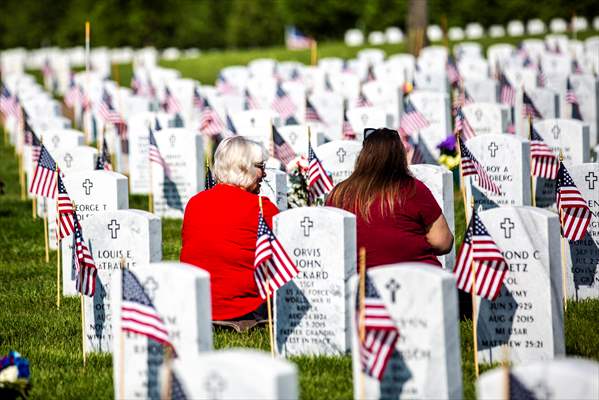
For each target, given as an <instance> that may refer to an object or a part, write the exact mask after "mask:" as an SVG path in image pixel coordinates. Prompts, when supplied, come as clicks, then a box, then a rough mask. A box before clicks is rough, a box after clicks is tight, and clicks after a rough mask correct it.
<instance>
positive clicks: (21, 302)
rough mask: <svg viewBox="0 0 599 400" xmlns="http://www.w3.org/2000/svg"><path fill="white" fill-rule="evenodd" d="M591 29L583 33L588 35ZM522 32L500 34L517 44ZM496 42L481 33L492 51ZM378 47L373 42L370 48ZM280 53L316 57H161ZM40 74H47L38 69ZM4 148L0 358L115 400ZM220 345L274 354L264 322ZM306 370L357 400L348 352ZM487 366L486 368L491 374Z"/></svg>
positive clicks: (221, 62) (233, 60)
mask: <svg viewBox="0 0 599 400" xmlns="http://www.w3.org/2000/svg"><path fill="white" fill-rule="evenodd" d="M590 34H591V33H590V32H586V33H583V34H581V35H579V38H584V37H587V36H590ZM520 39H521V38H517V39H514V38H502V39H500V40H499V41H501V42H511V43H516V42H517V41H519V40H520ZM494 42H497V41H494V40H491V39H483V40H481V43H482V44H483V45H484V46H485V47H486V46H488V45H489V44H491V43H494ZM369 47H370V46H369ZM380 47H381V48H383V49H384V50H385V51H386V52H387V54H393V53H398V52H402V51H405V49H404V47H403V45H396V46H392V45H386V46H380ZM360 49H361V48H348V47H346V46H344V45H343V44H341V43H322V44H321V45H320V47H319V56H320V57H327V56H336V57H342V58H349V57H354V56H355V54H356V53H357V51H359V50H360ZM261 57H272V58H275V59H277V60H297V61H300V62H303V63H308V62H309V53H308V52H307V51H300V52H290V51H288V50H285V49H284V48H280V47H279V48H269V49H254V50H239V51H210V52H205V53H203V54H202V55H201V56H200V57H198V58H195V59H182V60H178V61H173V62H161V64H162V65H163V66H166V67H172V68H177V69H179V70H180V71H181V73H182V75H183V76H184V77H190V78H194V79H198V80H200V81H201V82H203V83H212V82H214V80H215V78H216V76H217V73H218V71H219V70H220V69H221V68H222V67H224V66H227V65H245V64H247V62H249V61H250V60H252V59H255V58H261ZM115 68H119V75H120V82H121V83H122V84H124V85H125V86H128V84H129V82H130V79H131V66H130V65H121V66H118V67H115ZM36 76H38V78H39V77H40V76H41V75H40V74H39V73H37V72H36ZM0 138H1V140H2V142H1V144H0V180H1V181H3V182H4V183H5V185H6V187H5V191H6V194H5V195H0V224H1V226H3V227H4V229H2V230H0V246H1V247H0V249H1V251H0V354H6V353H7V352H8V351H9V350H11V349H15V350H17V351H19V352H21V354H22V355H23V356H24V357H27V358H29V360H30V362H31V375H32V385H33V386H32V390H31V392H30V394H31V398H44V399H45V398H61V399H81V398H86V399H95V398H103V399H108V398H112V397H113V387H112V368H111V367H112V361H111V356H109V355H97V354H94V355H91V356H89V358H88V363H87V366H86V367H85V368H83V366H82V354H81V322H80V319H79V318H80V309H79V304H80V303H79V300H78V299H75V298H63V299H62V303H61V308H60V310H57V309H56V286H55V285H56V275H55V273H56V272H55V270H56V255H55V254H54V253H52V254H51V259H50V263H45V262H44V240H43V224H42V222H41V220H39V219H37V220H33V219H32V217H31V203H30V202H29V201H21V200H20V198H19V187H18V173H17V161H16V158H15V156H14V153H13V149H12V147H10V146H9V145H7V144H6V143H5V142H4V139H3V134H2V133H1V132H0ZM455 199H456V204H455V210H456V213H455V220H456V246H457V245H459V244H460V243H461V241H462V239H463V235H464V212H463V205H462V202H461V196H460V195H459V194H458V193H456V196H455ZM129 204H130V207H131V208H139V209H147V204H148V200H147V197H144V196H131V198H130V202H129ZM180 227H181V221H179V220H170V219H163V220H162V229H163V233H162V237H163V257H164V259H165V260H177V259H178V258H179V249H180V245H181V242H180ZM598 321H599V301H585V302H580V303H574V304H571V305H570V306H569V308H568V312H567V314H566V318H565V330H566V352H567V354H569V355H578V356H582V357H587V358H592V359H596V360H599V322H598ZM460 330H461V342H462V347H461V349H462V371H463V380H464V398H466V399H474V398H475V393H474V365H473V361H472V359H473V351H472V323H471V322H470V321H462V322H461V323H460ZM214 346H215V348H217V349H223V348H231V347H252V348H258V349H263V350H267V349H268V335H267V332H266V330H265V329H264V328H261V329H256V330H253V331H251V332H249V333H245V334H237V333H233V332H231V331H226V330H222V329H215V331H214ZM292 361H294V362H295V363H296V364H297V365H298V368H299V372H300V392H301V397H302V398H303V399H320V398H326V399H349V398H351V397H352V378H351V359H350V357H349V356H346V357H294V358H292ZM487 368H489V367H487V366H482V370H483V371H484V370H485V369H487Z"/></svg>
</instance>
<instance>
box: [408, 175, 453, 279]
mask: <svg viewBox="0 0 599 400" xmlns="http://www.w3.org/2000/svg"><path fill="white" fill-rule="evenodd" d="M410 171H411V172H412V173H413V174H414V176H415V177H416V178H417V179H419V180H421V181H422V182H423V183H424V184H425V185H426V187H427V188H428V189H429V190H430V191H431V193H432V194H433V196H434V197H435V200H437V203H438V204H439V207H441V211H442V212H443V215H444V216H445V219H446V220H447V224H448V225H449V229H451V233H453V234H454V235H455V218H454V209H453V175H452V173H451V171H449V170H448V169H447V168H445V167H443V166H439V165H430V164H415V165H410ZM438 258H439V261H440V262H441V264H442V265H443V268H445V269H452V268H453V265H454V263H455V248H454V247H453V246H452V248H451V251H450V252H449V253H448V254H446V255H444V256H439V257H438Z"/></svg>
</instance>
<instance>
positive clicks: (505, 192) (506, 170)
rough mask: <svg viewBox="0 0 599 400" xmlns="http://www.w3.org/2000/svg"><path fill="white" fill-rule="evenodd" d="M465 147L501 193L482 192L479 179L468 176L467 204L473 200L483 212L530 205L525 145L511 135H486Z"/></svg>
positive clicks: (466, 180) (526, 142)
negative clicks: (497, 208)
mask: <svg viewBox="0 0 599 400" xmlns="http://www.w3.org/2000/svg"><path fill="white" fill-rule="evenodd" d="M466 145H467V147H468V149H469V150H470V152H471V153H472V154H473V155H474V157H475V158H476V159H477V160H478V162H479V163H480V164H481V165H482V166H483V168H484V169H485V171H486V172H487V174H488V175H489V176H490V178H491V180H493V182H494V183H495V184H496V185H497V186H498V187H499V189H500V190H501V194H496V193H493V192H491V191H490V190H485V189H482V188H481V187H480V186H479V183H478V177H476V176H474V175H471V176H467V177H465V178H464V181H465V182H464V183H465V187H466V202H467V204H470V199H471V197H472V196H474V199H475V200H476V204H477V205H481V206H482V207H483V209H488V208H493V207H498V206H522V205H529V204H531V198H530V196H531V195H530V147H529V143H528V141H526V140H524V139H522V138H520V137H517V136H514V135H505V134H501V135H497V134H488V135H480V136H476V137H474V138H472V139H470V140H468V142H467V143H466Z"/></svg>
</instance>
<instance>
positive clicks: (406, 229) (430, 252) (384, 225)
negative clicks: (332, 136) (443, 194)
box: [326, 128, 453, 267]
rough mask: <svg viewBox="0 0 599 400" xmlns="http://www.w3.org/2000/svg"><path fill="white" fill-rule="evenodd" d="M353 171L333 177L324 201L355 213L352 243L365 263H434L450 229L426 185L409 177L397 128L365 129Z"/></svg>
mask: <svg viewBox="0 0 599 400" xmlns="http://www.w3.org/2000/svg"><path fill="white" fill-rule="evenodd" d="M364 137H365V139H364V145H363V147H362V151H361V152H360V154H359V155H358V158H357V159H356V167H355V170H354V172H353V173H352V174H351V175H350V177H349V178H347V179H346V180H345V181H343V182H341V183H339V184H338V185H337V186H336V187H335V189H334V190H333V191H332V192H331V194H330V195H329V197H328V198H327V202H326V204H327V205H331V206H334V207H339V208H343V209H345V210H347V211H350V212H352V213H354V214H356V219H357V234H358V248H360V247H364V248H365V249H366V266H367V267H372V266H375V265H384V264H392V263H398V262H410V261H412V262H424V263H428V264H432V265H436V266H440V265H441V264H440V263H439V261H438V259H437V256H438V255H442V254H446V253H448V252H449V251H450V250H451V246H452V245H453V235H452V234H451V231H450V230H449V226H448V225H447V221H446V220H445V217H444V216H443V214H442V213H441V209H440V208H439V205H438V204H437V202H436V200H435V198H434V197H433V195H432V193H431V192H430V190H429V189H428V188H427V187H426V186H425V185H424V184H423V183H422V182H421V181H419V180H418V179H416V178H414V177H413V176H412V174H411V173H410V170H409V168H408V162H407V158H406V152H405V149H404V146H403V144H402V142H401V138H400V137H399V135H398V133H397V132H396V131H394V130H391V129H386V128H382V129H376V130H375V129H371V130H366V131H365V134H364Z"/></svg>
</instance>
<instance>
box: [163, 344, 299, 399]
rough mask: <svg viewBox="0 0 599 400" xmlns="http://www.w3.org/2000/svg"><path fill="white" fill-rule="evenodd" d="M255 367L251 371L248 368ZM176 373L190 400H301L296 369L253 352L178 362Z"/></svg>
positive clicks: (223, 353) (237, 351)
mask: <svg viewBox="0 0 599 400" xmlns="http://www.w3.org/2000/svg"><path fill="white" fill-rule="evenodd" d="M250 365H251V366H254V368H253V369H252V370H248V366H250ZM173 371H174V373H175V374H176V375H177V378H178V380H179V382H180V383H181V387H182V389H183V391H184V392H185V394H186V395H187V398H192V399H239V400H241V399H269V400H276V399H288V400H295V399H297V398H298V397H299V382H298V372H297V367H296V366H295V364H293V363H292V362H291V361H287V360H284V359H278V358H272V357H271V356H270V354H267V353H265V352H261V351H257V350H251V349H228V350H221V351H215V352H209V353H203V354H202V355H200V356H198V357H196V358H194V359H190V358H188V359H186V360H176V361H175V362H174V364H173Z"/></svg>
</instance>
